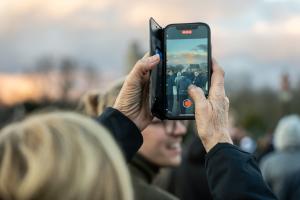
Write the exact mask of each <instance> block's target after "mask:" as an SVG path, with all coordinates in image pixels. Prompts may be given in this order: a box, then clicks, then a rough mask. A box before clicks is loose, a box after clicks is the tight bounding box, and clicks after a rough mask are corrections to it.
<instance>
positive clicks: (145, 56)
mask: <svg viewBox="0 0 300 200" xmlns="http://www.w3.org/2000/svg"><path fill="white" fill-rule="evenodd" d="M149 55H150V53H149V51H148V52H146V53H145V54H144V56H143V58H142V59H144V58H147V57H149Z"/></svg>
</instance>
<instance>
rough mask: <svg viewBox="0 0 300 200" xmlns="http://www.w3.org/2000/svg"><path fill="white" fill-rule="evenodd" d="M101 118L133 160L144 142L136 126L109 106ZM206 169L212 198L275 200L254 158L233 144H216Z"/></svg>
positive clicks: (127, 155)
mask: <svg viewBox="0 0 300 200" xmlns="http://www.w3.org/2000/svg"><path fill="white" fill-rule="evenodd" d="M98 121H99V122H100V123H102V124H103V125H104V126H105V127H106V128H107V129H108V130H110V133H111V134H112V136H113V137H114V138H115V139H116V140H117V142H118V143H119V145H120V148H121V149H122V150H123V152H124V155H125V157H126V158H127V160H130V159H131V158H132V156H133V154H134V153H136V152H137V151H138V149H139V147H140V146H141V144H142V136H141V133H140V131H139V129H138V128H137V126H136V125H135V124H134V123H133V122H132V121H131V120H130V119H128V118H127V117H126V116H124V115H123V114H122V113H121V112H119V111H118V110H115V109H113V108H108V109H106V110H105V111H104V113H103V114H102V115H101V116H100V117H98ZM205 169H206V174H207V181H208V185H209V189H210V192H211V194H212V196H213V199H217V200H220V199H224V200H227V199H230V200H240V199H243V200H249V199H251V200H254V199H257V200H260V199H264V200H274V199H276V197H275V196H274V194H273V193H272V192H271V190H270V189H269V188H268V186H267V185H266V183H265V182H264V180H263V178H262V175H261V172H260V170H259V168H258V166H257V163H256V161H255V159H254V157H253V156H252V155H251V154H249V153H247V152H244V151H242V150H241V149H239V148H238V147H236V146H234V145H232V144H228V143H219V144H217V145H215V146H214V147H213V148H212V149H211V150H210V151H209V152H208V153H207V155H206V158H205ZM153 199H155V198H153Z"/></svg>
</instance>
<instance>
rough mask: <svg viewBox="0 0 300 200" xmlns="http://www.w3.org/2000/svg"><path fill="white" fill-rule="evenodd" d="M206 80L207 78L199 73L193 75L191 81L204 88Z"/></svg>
mask: <svg viewBox="0 0 300 200" xmlns="http://www.w3.org/2000/svg"><path fill="white" fill-rule="evenodd" d="M206 81H207V78H206V77H205V76H202V75H201V74H199V75H198V76H194V78H193V81H192V83H193V85H196V86H197V87H200V88H202V89H204V87H205V84H206Z"/></svg>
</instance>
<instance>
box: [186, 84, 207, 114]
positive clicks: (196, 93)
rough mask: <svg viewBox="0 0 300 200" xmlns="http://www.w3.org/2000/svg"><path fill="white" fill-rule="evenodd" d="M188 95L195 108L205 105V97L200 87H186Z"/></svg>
mask: <svg viewBox="0 0 300 200" xmlns="http://www.w3.org/2000/svg"><path fill="white" fill-rule="evenodd" d="M188 93H189V96H190V97H191V98H192V99H193V101H194V103H195V105H196V108H203V107H204V106H205V105H206V97H205V95H204V92H203V90H202V89H201V88H199V87H197V86H195V85H190V86H189V88H188Z"/></svg>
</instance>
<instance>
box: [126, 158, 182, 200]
mask: <svg viewBox="0 0 300 200" xmlns="http://www.w3.org/2000/svg"><path fill="white" fill-rule="evenodd" d="M129 169H130V173H131V176H132V183H133V189H134V195H135V199H136V200H139V199H141V200H153V199H155V200H177V198H176V197H175V196H173V195H171V194H169V193H168V192H166V191H164V190H162V189H161V188H159V187H157V186H155V185H154V184H152V182H153V179H154V178H155V176H156V175H157V174H158V171H159V168H158V167H157V166H155V165H154V164H152V163H150V162H149V161H147V160H146V159H145V158H144V157H143V156H141V155H139V154H136V155H135V156H134V157H133V159H132V161H131V162H130V163H129Z"/></svg>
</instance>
